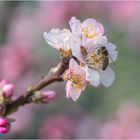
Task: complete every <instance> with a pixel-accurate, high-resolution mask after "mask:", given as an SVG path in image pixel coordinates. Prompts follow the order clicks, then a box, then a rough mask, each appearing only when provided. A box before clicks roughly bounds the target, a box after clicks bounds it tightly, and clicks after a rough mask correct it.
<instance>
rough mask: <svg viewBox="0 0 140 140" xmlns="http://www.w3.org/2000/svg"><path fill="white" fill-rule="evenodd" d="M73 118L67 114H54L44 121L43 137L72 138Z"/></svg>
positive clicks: (41, 134) (41, 133)
mask: <svg viewBox="0 0 140 140" xmlns="http://www.w3.org/2000/svg"><path fill="white" fill-rule="evenodd" d="M72 131H73V120H72V119H71V118H68V117H66V116H52V117H50V118H48V119H47V120H46V122H44V124H43V125H42V127H41V129H40V137H41V138H49V139H64V138H65V139H66V138H71V134H72Z"/></svg>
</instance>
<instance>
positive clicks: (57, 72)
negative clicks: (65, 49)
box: [4, 58, 70, 116]
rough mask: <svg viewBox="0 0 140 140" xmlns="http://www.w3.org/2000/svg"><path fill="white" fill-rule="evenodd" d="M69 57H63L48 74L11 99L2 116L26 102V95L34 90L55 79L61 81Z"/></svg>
mask: <svg viewBox="0 0 140 140" xmlns="http://www.w3.org/2000/svg"><path fill="white" fill-rule="evenodd" d="M69 60H70V58H65V59H63V60H62V62H61V63H59V64H58V65H57V66H56V67H54V68H52V69H51V70H50V72H49V73H48V75H46V76H45V77H44V78H43V79H42V80H41V81H39V82H38V83H37V84H36V85H34V86H32V87H31V89H30V90H29V91H28V90H27V91H26V92H24V93H23V94H21V95H20V96H19V97H18V98H17V99H16V100H14V101H12V102H11V103H9V104H8V105H7V106H6V111H5V113H4V116H7V115H9V114H11V113H13V112H15V111H17V109H18V108H19V107H20V106H23V105H25V104H28V103H29V101H28V97H29V96H30V95H32V94H34V92H35V91H39V90H41V89H43V88H44V87H46V86H48V85H50V84H51V83H53V82H56V81H63V79H62V78H61V75H62V74H63V73H64V72H65V70H66V69H67V68H68V64H69Z"/></svg>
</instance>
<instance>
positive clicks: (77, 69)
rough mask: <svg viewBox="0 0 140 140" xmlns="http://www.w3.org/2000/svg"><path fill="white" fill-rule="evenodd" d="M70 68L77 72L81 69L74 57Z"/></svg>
mask: <svg viewBox="0 0 140 140" xmlns="http://www.w3.org/2000/svg"><path fill="white" fill-rule="evenodd" d="M69 69H70V71H71V70H72V71H75V72H76V73H77V72H78V71H79V65H78V63H77V62H76V61H75V60H74V59H73V58H72V59H71V60H70V63H69Z"/></svg>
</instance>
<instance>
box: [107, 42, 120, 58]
mask: <svg viewBox="0 0 140 140" xmlns="http://www.w3.org/2000/svg"><path fill="white" fill-rule="evenodd" d="M106 48H107V50H108V52H109V56H110V57H111V60H112V61H116V59H117V57H118V51H117V50H116V48H117V46H116V45H114V44H112V43H108V44H107V45H106Z"/></svg>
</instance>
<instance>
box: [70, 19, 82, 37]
mask: <svg viewBox="0 0 140 140" xmlns="http://www.w3.org/2000/svg"><path fill="white" fill-rule="evenodd" d="M69 24H70V28H71V30H72V33H74V34H76V35H78V36H80V34H81V30H80V26H81V21H80V20H78V19H77V18H76V17H72V18H71V19H70V21H69Z"/></svg>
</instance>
